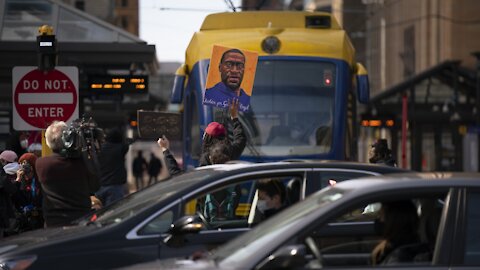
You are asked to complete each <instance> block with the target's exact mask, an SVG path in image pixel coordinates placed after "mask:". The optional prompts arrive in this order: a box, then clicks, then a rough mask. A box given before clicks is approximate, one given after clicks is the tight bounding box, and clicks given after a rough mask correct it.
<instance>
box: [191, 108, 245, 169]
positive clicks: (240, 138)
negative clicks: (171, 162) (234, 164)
mask: <svg viewBox="0 0 480 270" xmlns="http://www.w3.org/2000/svg"><path fill="white" fill-rule="evenodd" d="M238 105H239V101H238V99H237V100H234V101H233V102H232V103H231V104H230V108H229V112H230V121H231V123H232V124H233V139H229V136H228V132H227V129H226V128H225V126H224V125H223V124H221V123H218V122H211V123H210V124H208V126H207V128H206V129H205V133H204V134H203V141H202V154H201V156H200V161H199V166H206V165H211V164H213V163H212V161H211V160H210V158H209V156H210V148H211V147H212V146H213V145H214V144H215V143H217V142H219V141H224V142H225V144H226V145H227V147H228V152H229V160H236V159H239V158H240V156H241V155H242V152H243V150H244V149H245V146H246V143H247V137H246V136H245V131H244V130H243V126H242V123H240V120H239V119H238Z"/></svg>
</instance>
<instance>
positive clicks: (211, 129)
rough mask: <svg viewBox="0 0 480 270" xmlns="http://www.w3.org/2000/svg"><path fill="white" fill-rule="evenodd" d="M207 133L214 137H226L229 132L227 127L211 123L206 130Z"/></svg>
mask: <svg viewBox="0 0 480 270" xmlns="http://www.w3.org/2000/svg"><path fill="white" fill-rule="evenodd" d="M205 133H207V134H208V135H210V136H212V137H220V136H225V135H226V134H227V131H226V130H225V127H224V126H223V125H222V124H220V123H218V122H211V123H210V124H208V126H207V128H206V129H205Z"/></svg>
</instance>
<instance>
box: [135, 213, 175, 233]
mask: <svg viewBox="0 0 480 270" xmlns="http://www.w3.org/2000/svg"><path fill="white" fill-rule="evenodd" d="M172 222H173V211H171V210H170V211H167V212H165V213H163V214H161V215H159V216H158V217H156V218H154V219H153V220H151V221H150V222H148V223H147V225H146V226H144V227H143V228H142V229H141V230H139V231H138V234H139V235H148V234H161V233H165V232H167V231H168V229H170V227H171V225H172Z"/></svg>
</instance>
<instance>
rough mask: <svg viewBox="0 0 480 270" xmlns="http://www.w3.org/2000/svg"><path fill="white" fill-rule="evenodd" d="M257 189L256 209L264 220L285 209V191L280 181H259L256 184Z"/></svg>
mask: <svg viewBox="0 0 480 270" xmlns="http://www.w3.org/2000/svg"><path fill="white" fill-rule="evenodd" d="M257 189H258V202H257V208H258V210H259V211H260V212H262V213H263V216H264V218H269V217H271V216H273V215H275V214H276V213H278V212H280V211H281V210H283V209H284V208H286V207H287V205H286V190H285V185H284V184H283V183H282V181H280V180H277V179H264V180H260V181H259V182H258V183H257Z"/></svg>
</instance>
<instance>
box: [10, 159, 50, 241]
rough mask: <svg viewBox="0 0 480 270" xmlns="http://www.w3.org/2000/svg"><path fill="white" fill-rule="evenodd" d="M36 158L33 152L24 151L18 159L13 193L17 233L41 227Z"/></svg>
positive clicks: (40, 195) (42, 221) (40, 201)
mask: <svg viewBox="0 0 480 270" xmlns="http://www.w3.org/2000/svg"><path fill="white" fill-rule="evenodd" d="M36 160H37V156H36V155H35V154H33V153H25V154H23V155H22V156H21V157H20V158H19V159H18V162H19V164H20V169H19V170H18V171H17V178H16V185H17V192H15V194H14V203H15V208H16V209H17V212H18V218H17V226H16V231H17V232H18V233H21V232H24V231H29V230H35V229H40V228H43V223H44V220H43V212H42V191H41V190H42V188H41V185H40V182H39V181H38V176H37V172H36V169H35V162H36Z"/></svg>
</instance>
